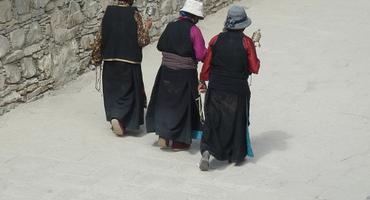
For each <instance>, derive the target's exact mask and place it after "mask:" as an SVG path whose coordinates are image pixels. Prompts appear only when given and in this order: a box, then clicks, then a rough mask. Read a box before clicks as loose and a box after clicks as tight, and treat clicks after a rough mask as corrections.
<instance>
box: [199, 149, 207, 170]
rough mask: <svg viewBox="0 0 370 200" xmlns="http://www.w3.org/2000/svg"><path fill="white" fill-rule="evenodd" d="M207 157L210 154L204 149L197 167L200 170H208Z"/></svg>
mask: <svg viewBox="0 0 370 200" xmlns="http://www.w3.org/2000/svg"><path fill="white" fill-rule="evenodd" d="M209 157H210V154H209V152H208V151H204V152H203V153H202V158H201V159H200V163H199V169H200V170H201V171H208V169H209Z"/></svg>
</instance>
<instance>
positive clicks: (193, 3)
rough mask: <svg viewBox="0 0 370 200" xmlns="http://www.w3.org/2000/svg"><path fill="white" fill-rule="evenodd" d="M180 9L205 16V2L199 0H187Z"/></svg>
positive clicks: (198, 15) (201, 16)
mask: <svg viewBox="0 0 370 200" xmlns="http://www.w3.org/2000/svg"><path fill="white" fill-rule="evenodd" d="M180 11H184V12H188V13H190V14H193V15H195V16H197V17H200V18H204V13H203V3H202V2H200V1H197V0H186V1H185V4H184V7H182V8H181V10H180Z"/></svg>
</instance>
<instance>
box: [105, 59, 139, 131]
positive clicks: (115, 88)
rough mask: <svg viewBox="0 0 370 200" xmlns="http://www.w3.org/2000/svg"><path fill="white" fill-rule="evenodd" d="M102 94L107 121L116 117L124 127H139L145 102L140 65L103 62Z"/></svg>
mask: <svg viewBox="0 0 370 200" xmlns="http://www.w3.org/2000/svg"><path fill="white" fill-rule="evenodd" d="M103 94H104V107H105V114H106V119H107V121H111V120H112V119H118V120H119V121H120V122H121V123H122V124H123V125H124V127H125V128H128V129H136V130H137V129H139V128H140V125H142V124H143V123H144V107H145V104H146V96H145V90H144V83H143V76H142V72H141V66H140V65H138V64H130V63H125V62H115V61H113V62H111V61H109V62H104V67H103Z"/></svg>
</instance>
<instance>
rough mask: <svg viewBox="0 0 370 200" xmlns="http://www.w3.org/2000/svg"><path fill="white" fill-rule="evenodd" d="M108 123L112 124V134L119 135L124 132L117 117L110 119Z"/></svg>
mask: <svg viewBox="0 0 370 200" xmlns="http://www.w3.org/2000/svg"><path fill="white" fill-rule="evenodd" d="M110 123H111V124H112V131H113V133H114V134H116V135H117V136H119V137H120V136H123V135H124V134H125V129H124V128H123V127H122V125H121V123H120V122H119V121H118V119H112V120H111V121H110Z"/></svg>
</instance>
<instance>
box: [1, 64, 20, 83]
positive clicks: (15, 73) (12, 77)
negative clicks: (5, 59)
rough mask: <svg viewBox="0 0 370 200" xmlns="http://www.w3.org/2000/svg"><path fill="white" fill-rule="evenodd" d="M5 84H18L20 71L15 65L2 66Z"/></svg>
mask: <svg viewBox="0 0 370 200" xmlns="http://www.w3.org/2000/svg"><path fill="white" fill-rule="evenodd" d="M4 69H5V74H6V78H7V79H6V82H7V83H10V84H15V83H18V82H19V81H20V80H21V71H20V70H19V68H18V66H17V65H14V64H9V65H5V66H4Z"/></svg>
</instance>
